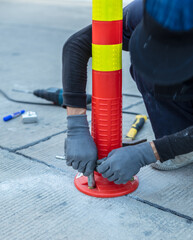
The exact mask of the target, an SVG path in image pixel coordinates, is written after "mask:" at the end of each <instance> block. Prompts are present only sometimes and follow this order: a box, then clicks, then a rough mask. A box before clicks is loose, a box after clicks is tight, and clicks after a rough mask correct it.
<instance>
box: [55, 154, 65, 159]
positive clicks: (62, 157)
mask: <svg viewBox="0 0 193 240" xmlns="http://www.w3.org/2000/svg"><path fill="white" fill-rule="evenodd" d="M56 158H57V159H61V160H65V159H66V158H65V156H58V155H57V156H56Z"/></svg>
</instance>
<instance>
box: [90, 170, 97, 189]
mask: <svg viewBox="0 0 193 240" xmlns="http://www.w3.org/2000/svg"><path fill="white" fill-rule="evenodd" d="M95 187H96V183H95V179H94V172H93V173H91V174H90V175H89V176H88V188H89V189H94V188H95Z"/></svg>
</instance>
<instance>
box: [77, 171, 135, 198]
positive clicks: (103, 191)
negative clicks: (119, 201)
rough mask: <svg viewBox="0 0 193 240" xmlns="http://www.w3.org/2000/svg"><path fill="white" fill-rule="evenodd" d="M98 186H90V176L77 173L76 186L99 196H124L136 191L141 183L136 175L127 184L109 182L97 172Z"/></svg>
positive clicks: (86, 192)
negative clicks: (92, 187) (90, 187)
mask: <svg viewBox="0 0 193 240" xmlns="http://www.w3.org/2000/svg"><path fill="white" fill-rule="evenodd" d="M94 176H95V182H96V187H95V188H94V189H89V188H88V178H87V177H85V176H81V177H78V175H76V177H75V179H74V184H75V186H76V188H77V189H78V190H79V191H80V192H82V193H84V194H87V195H89V196H92V197H98V198H111V197H119V196H124V195H126V194H128V193H131V192H133V191H135V190H136V189H137V187H138V185H139V180H138V177H137V176H134V180H133V181H129V182H128V183H126V184H120V185H117V184H115V183H114V182H109V181H108V180H107V179H106V178H103V177H102V175H101V174H99V173H97V172H95V173H94Z"/></svg>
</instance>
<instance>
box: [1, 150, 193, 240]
mask: <svg viewBox="0 0 193 240" xmlns="http://www.w3.org/2000/svg"><path fill="white" fill-rule="evenodd" d="M0 156H1V158H0V163H1V164H0V196H1V197H0V204H1V208H0V218H1V223H0V232H1V238H2V239H4V240H10V239H14V240H20V239H25V240H28V239H29V240H31V239H37V240H44V239H46V240H47V239H54V240H60V239H61V240H64V239H67V240H72V239H75V240H76V239H77V240H78V239H84V240H87V239H88V240H99V239H105V240H110V239H115V240H128V239H131V240H132V239H135V240H141V239H156V240H157V239H160V240H161V239H169V240H171V239H172V240H174V239H176V240H181V239H187V240H191V239H192V234H193V225H192V224H190V223H188V222H187V221H186V220H184V219H183V218H180V217H177V216H174V215H172V214H170V213H167V212H164V211H160V210H159V209H156V208H153V207H151V206H148V205H144V204H143V203H140V202H138V201H136V200H134V199H131V198H128V197H119V198H112V199H98V198H92V197H89V196H86V195H84V194H82V193H80V192H78V191H77V190H76V189H75V188H74V186H73V179H71V177H69V176H68V175H66V174H64V172H62V171H58V170H56V169H53V168H49V167H48V166H45V165H43V164H41V163H38V162H36V161H32V160H31V161H29V159H26V158H24V157H22V156H19V155H17V154H15V153H9V152H7V151H2V150H0ZM184 236H185V238H184Z"/></svg>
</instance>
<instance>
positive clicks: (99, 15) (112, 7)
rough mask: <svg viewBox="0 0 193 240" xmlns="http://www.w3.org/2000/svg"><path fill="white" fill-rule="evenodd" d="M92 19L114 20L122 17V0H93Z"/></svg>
mask: <svg viewBox="0 0 193 240" xmlns="http://www.w3.org/2000/svg"><path fill="white" fill-rule="evenodd" d="M92 6H93V7H92V19H93V20H96V21H116V20H122V19H123V3H122V0H93V3H92Z"/></svg>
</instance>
